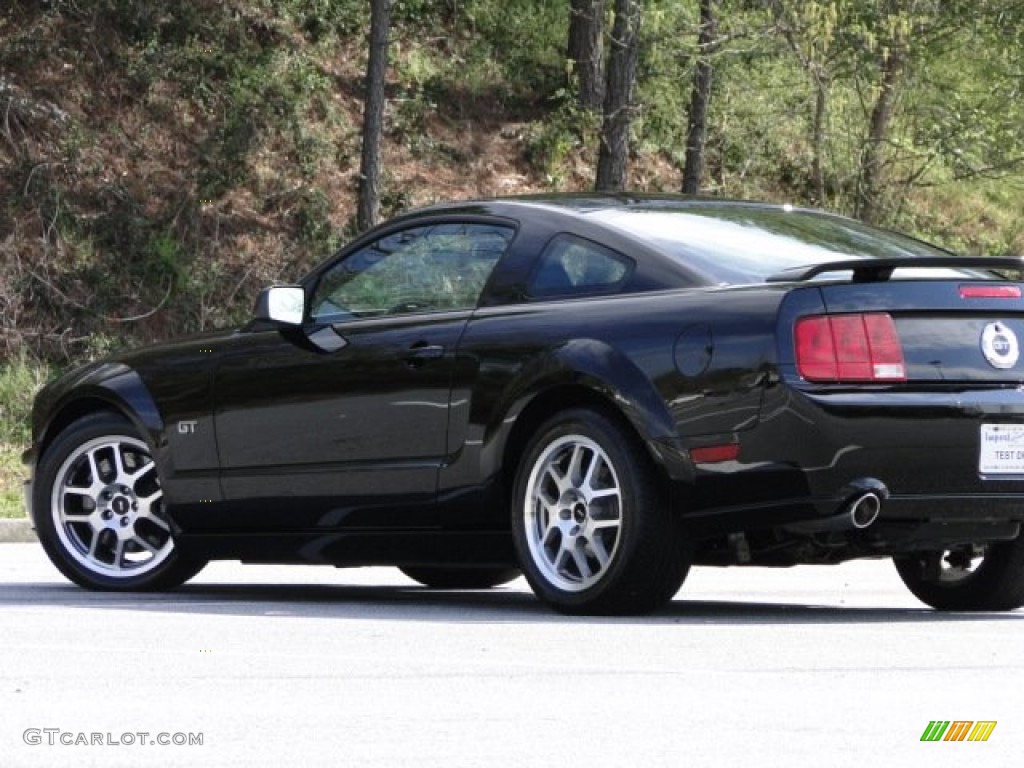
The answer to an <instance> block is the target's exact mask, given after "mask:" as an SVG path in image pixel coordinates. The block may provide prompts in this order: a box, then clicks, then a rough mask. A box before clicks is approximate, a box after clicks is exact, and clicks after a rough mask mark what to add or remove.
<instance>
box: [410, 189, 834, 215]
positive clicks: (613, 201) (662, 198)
mask: <svg viewBox="0 0 1024 768" xmlns="http://www.w3.org/2000/svg"><path fill="white" fill-rule="evenodd" d="M691 207H692V208H702V209H705V210H707V209H715V208H717V209H722V210H725V209H735V208H758V209H762V210H779V211H782V210H785V211H787V212H788V211H794V210H805V211H806V212H808V213H822V212H821V211H814V210H811V209H799V208H796V207H794V206H789V205H782V204H774V203H763V202H756V201H750V200H734V199H728V198H718V197H704V196H699V195H674V194H667V193H633V192H629V193H626V192H564V193H543V194H532V195H518V196H511V197H493V198H480V199H472V200H462V201H457V202H445V203H438V204H436V205H429V206H425V207H422V208H416V209H414V210H410V211H408V212H407V214H406V215H410V216H412V215H417V214H423V213H435V214H436V213H448V212H451V213H465V212H466V211H467V209H469V210H475V211H477V212H479V213H491V214H495V215H501V214H502V213H505V214H512V213H513V212H515V211H529V210H531V209H532V210H538V211H540V210H546V211H562V212H564V213H566V214H570V215H572V214H577V215H586V214H588V213H596V212H598V211H606V210H611V209H620V210H622V209H625V210H628V209H630V208H635V209H655V208H691ZM403 218H404V216H403Z"/></svg>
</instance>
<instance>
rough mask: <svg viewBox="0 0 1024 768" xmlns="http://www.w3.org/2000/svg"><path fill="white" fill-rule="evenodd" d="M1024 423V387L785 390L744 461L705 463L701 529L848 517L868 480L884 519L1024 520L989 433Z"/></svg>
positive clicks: (748, 443) (751, 435)
mask: <svg viewBox="0 0 1024 768" xmlns="http://www.w3.org/2000/svg"><path fill="white" fill-rule="evenodd" d="M985 423H998V424H1006V423H1020V424H1024V391H1022V390H1018V389H986V390H978V391H969V390H957V391H953V390H949V391H942V392H906V391H900V390H898V389H897V388H889V389H883V388H879V389H878V390H875V391H856V392H851V391H824V392H822V391H813V392H810V391H806V390H801V389H796V388H790V387H786V386H780V387H776V388H773V389H772V390H771V391H770V394H769V396H768V397H766V399H765V405H764V409H763V411H762V415H761V420H760V422H759V424H758V426H757V427H756V428H755V429H753V430H751V431H749V432H744V433H742V434H741V435H740V455H739V458H738V460H737V461H735V462H726V463H723V464H715V465H698V466H697V468H696V481H695V484H694V498H693V499H692V500H691V502H690V503H689V504H688V505H687V506H688V508H689V514H688V517H690V518H691V519H692V520H694V521H704V522H707V523H711V522H712V521H715V522H716V523H717V524H716V525H714V528H716V529H718V530H723V529H731V530H748V529H752V528H766V527H774V526H778V525H785V524H787V523H792V522H798V521H806V520H816V519H822V518H825V517H829V516H832V515H835V514H837V512H838V511H839V510H840V509H841V508H842V506H843V505H844V504H846V503H848V502H849V500H850V499H851V497H852V493H853V492H854V491H853V490H852V489H856V488H858V487H860V486H862V485H863V484H864V483H865V482H872V483H880V484H881V485H882V486H884V488H885V489H886V492H885V498H884V499H883V503H882V510H881V515H880V516H879V522H885V521H901V520H902V521H945V522H949V523H954V522H957V523H961V522H962V523H972V522H974V523H977V524H979V525H985V524H988V523H997V522H1003V521H1024V475H1022V476H998V477H991V476H982V475H981V474H980V472H979V455H980V440H981V437H980V434H981V425H982V424H985Z"/></svg>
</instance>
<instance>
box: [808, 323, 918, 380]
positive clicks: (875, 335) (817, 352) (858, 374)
mask: <svg viewBox="0 0 1024 768" xmlns="http://www.w3.org/2000/svg"><path fill="white" fill-rule="evenodd" d="M796 365H797V370H798V371H799V372H800V375H801V376H803V377H804V378H805V379H807V380H808V381H820V382H835V383H838V382H863V381H884V382H892V381H905V380H906V378H907V372H906V366H905V365H904V363H903V346H902V344H901V343H900V337H899V334H898V333H897V332H896V324H895V323H894V322H893V319H892V317H891V316H890V315H889V314H888V313H885V312H872V313H868V314H851V315H814V316H812V317H803V318H800V320H798V321H797V323H796Z"/></svg>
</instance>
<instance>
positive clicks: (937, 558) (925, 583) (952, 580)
mask: <svg viewBox="0 0 1024 768" xmlns="http://www.w3.org/2000/svg"><path fill="white" fill-rule="evenodd" d="M893 562H894V563H895V564H896V571H897V572H898V573H899V575H900V578H901V579H903V583H904V584H906V585H907V588H908V589H909V590H910V591H911V592H912V593H914V595H915V597H917V598H918V599H919V600H920V601H921V602H923V603H925V604H927V605H930V606H931V607H932V608H935V609H936V610H940V611H1012V610H1013V609H1014V608H1020V607H1021V606H1022V605H1024V539H1021V538H1017V539H1014V540H1013V541H1000V542H995V543H988V544H981V545H967V546H964V547H959V548H957V549H952V550H945V551H941V552H938V551H937V552H919V553H918V552H915V553H912V554H908V555H903V556H900V557H896V558H894V559H893Z"/></svg>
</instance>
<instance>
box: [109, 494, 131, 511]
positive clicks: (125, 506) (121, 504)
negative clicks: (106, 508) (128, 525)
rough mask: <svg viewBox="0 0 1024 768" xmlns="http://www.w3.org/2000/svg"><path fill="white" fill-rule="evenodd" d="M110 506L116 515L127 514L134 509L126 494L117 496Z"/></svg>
mask: <svg viewBox="0 0 1024 768" xmlns="http://www.w3.org/2000/svg"><path fill="white" fill-rule="evenodd" d="M110 508H111V509H112V510H114V514H115V515H127V514H128V513H129V512H130V511H131V509H132V503H131V502H130V501H129V500H128V499H127V498H126V497H124V496H115V497H114V500H113V501H111V502H110Z"/></svg>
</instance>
